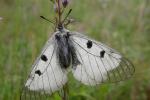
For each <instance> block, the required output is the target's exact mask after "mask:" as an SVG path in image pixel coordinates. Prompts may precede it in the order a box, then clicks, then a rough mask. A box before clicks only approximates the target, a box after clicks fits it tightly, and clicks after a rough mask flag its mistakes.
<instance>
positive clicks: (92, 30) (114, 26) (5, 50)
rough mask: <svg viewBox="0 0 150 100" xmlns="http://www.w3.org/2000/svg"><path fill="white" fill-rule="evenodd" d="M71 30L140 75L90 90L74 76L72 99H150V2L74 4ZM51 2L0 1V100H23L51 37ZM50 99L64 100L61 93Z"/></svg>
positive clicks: (83, 0)
mask: <svg viewBox="0 0 150 100" xmlns="http://www.w3.org/2000/svg"><path fill="white" fill-rule="evenodd" d="M70 8H72V9H73V12H72V13H71V17H72V18H74V19H75V20H76V21H77V22H76V23H75V24H72V25H70V26H69V27H68V29H70V30H76V31H78V32H83V33H88V35H89V36H90V37H92V38H95V39H96V40H99V41H101V42H103V43H105V44H108V45H109V46H111V47H113V48H115V49H117V50H118V51H120V52H122V53H123V54H124V55H125V56H126V57H127V58H129V59H130V60H131V61H132V62H133V64H134V66H135V68H136V72H135V75H134V76H133V78H132V79H130V80H127V81H124V82H121V83H118V84H103V85H100V86H99V87H96V88H95V87H86V86H83V85H82V84H80V83H79V82H77V81H76V80H75V79H73V78H72V77H71V78H70V81H69V88H70V94H69V96H70V97H69V100H150V73H149V72H150V61H149V60H150V46H149V45H150V36H149V32H150V2H149V0H71V5H70ZM52 9H53V5H52V4H50V2H49V0H0V100H19V95H20V89H21V87H22V86H23V84H24V83H23V82H24V80H25V78H26V77H27V75H28V72H29V71H30V68H31V65H32V63H33V62H34V60H35V58H36V57H37V56H38V54H39V53H40V51H41V49H42V47H43V45H44V43H45V42H46V40H47V39H48V37H49V36H50V35H51V34H52V33H53V28H52V25H51V24H50V23H47V22H45V21H43V20H41V19H40V17H39V16H40V15H43V16H46V17H48V18H50V19H52V18H53V16H54V14H53V10H52ZM51 100H60V98H59V96H58V95H57V94H55V95H53V96H52V97H51Z"/></svg>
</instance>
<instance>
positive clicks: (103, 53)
mask: <svg viewBox="0 0 150 100" xmlns="http://www.w3.org/2000/svg"><path fill="white" fill-rule="evenodd" d="M104 55H105V51H104V50H103V51H101V52H100V57H101V58H104Z"/></svg>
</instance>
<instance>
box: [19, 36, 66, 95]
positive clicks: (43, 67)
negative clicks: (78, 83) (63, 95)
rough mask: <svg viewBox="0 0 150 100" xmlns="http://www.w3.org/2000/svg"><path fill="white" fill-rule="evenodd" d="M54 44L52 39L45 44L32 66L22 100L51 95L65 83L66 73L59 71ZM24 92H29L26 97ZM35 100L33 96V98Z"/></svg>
mask: <svg viewBox="0 0 150 100" xmlns="http://www.w3.org/2000/svg"><path fill="white" fill-rule="evenodd" d="M56 46H57V45H56V43H55V40H54V39H53V37H52V38H51V39H50V40H49V41H48V42H47V44H46V45H45V47H44V49H43V50H42V53H41V54H40V56H39V57H38V58H37V60H36V61H35V63H34V64H33V66H32V71H31V73H30V75H29V78H28V79H27V81H26V83H25V89H24V91H23V92H22V96H21V97H22V98H27V97H31V95H32V94H33V95H35V94H36V93H37V92H38V93H39V94H46V95H47V94H52V93H53V92H55V91H57V90H59V89H61V88H62V87H63V85H64V84H65V83H66V82H67V72H66V71H65V70H63V69H61V67H60V65H59V63H58V61H57V56H56ZM26 91H31V92H33V93H29V95H27V92H26ZM33 97H34V98H35V96H33Z"/></svg>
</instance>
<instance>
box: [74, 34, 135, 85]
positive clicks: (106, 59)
mask: <svg viewBox="0 0 150 100" xmlns="http://www.w3.org/2000/svg"><path fill="white" fill-rule="evenodd" d="M71 38H72V41H73V43H74V46H75V48H76V54H77V57H78V59H79V61H80V64H79V65H78V66H77V67H76V69H73V75H74V77H75V78H76V79H77V80H79V81H80V82H82V83H83V84H85V85H97V84H101V83H106V82H119V81H122V80H125V79H127V78H129V77H131V76H132V74H133V73H134V67H133V65H132V63H130V61H128V60H127V59H126V58H124V57H123V56H122V55H121V54H120V53H118V52H117V51H115V50H114V49H112V48H110V47H108V46H106V45H104V44H102V43H100V42H97V41H95V40H92V39H90V38H87V37H86V36H84V35H81V34H80V33H77V32H74V33H72V36H71Z"/></svg>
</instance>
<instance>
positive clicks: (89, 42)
mask: <svg viewBox="0 0 150 100" xmlns="http://www.w3.org/2000/svg"><path fill="white" fill-rule="evenodd" d="M86 44H87V48H89V49H90V48H91V47H92V45H93V43H92V41H90V40H88V42H87V43H86Z"/></svg>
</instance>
